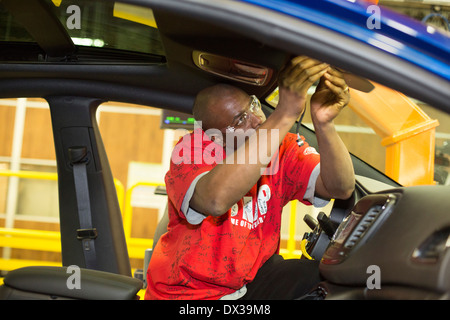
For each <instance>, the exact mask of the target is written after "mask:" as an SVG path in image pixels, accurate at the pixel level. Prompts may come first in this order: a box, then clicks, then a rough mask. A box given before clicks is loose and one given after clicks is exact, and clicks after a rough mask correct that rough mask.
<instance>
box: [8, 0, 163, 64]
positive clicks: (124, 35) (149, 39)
mask: <svg viewBox="0 0 450 320" xmlns="http://www.w3.org/2000/svg"><path fill="white" fill-rule="evenodd" d="M13 3H14V2H13ZM34 10H42V11H43V12H44V11H46V12H50V14H51V15H53V16H55V17H56V18H57V20H55V21H51V19H46V20H45V23H43V24H41V25H40V24H39V23H37V22H36V24H33V23H34V22H32V21H31V22H27V23H24V22H23V20H26V21H28V20H33V18H32V17H33V16H31V17H29V15H27V16H24V15H25V13H26V8H25V7H21V6H20V2H17V3H14V4H10V3H8V4H0V24H1V25H2V26H5V29H4V32H1V33H0V44H1V43H6V42H8V43H11V42H18V43H22V44H24V43H36V42H37V43H38V44H40V45H41V43H40V40H41V39H39V38H38V36H39V33H37V32H35V30H34V29H36V28H39V27H41V26H42V32H45V33H46V34H45V36H42V38H43V39H45V41H47V42H48V41H50V40H51V38H52V37H53V38H54V39H55V40H54V41H57V40H56V39H58V38H57V37H56V31H57V30H59V29H60V31H61V30H62V33H66V34H68V36H69V37H70V39H71V41H72V42H73V44H75V45H76V46H78V47H81V48H82V47H85V48H87V47H89V48H96V47H102V48H108V49H114V50H126V51H128V52H133V53H139V54H149V55H154V56H164V48H163V46H162V43H161V39H160V37H159V32H158V29H157V26H156V22H155V20H154V18H153V13H152V10H151V9H149V8H143V7H138V6H134V5H129V4H123V3H120V2H111V1H89V0H88V1H86V0H82V1H66V0H53V1H51V0H46V1H45V2H43V3H42V5H41V6H38V7H36V8H34ZM34 16H35V18H36V19H39V15H38V14H36V15H34ZM24 17H25V18H24ZM50 23H53V25H48V26H44V25H47V24H50ZM25 24H27V25H25ZM56 24H59V26H58V28H56ZM36 26H37V27H36ZM44 28H47V29H44ZM49 39H50V40H49ZM58 41H59V40H58ZM41 47H42V45H41ZM43 49H44V50H45V48H43Z"/></svg>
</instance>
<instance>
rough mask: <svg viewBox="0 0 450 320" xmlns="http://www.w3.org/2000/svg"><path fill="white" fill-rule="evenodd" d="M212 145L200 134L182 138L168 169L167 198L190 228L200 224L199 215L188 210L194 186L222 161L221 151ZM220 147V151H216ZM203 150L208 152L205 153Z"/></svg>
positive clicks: (195, 133) (173, 153)
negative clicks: (191, 225) (190, 224)
mask: <svg viewBox="0 0 450 320" xmlns="http://www.w3.org/2000/svg"><path fill="white" fill-rule="evenodd" d="M196 135H197V136H196ZM196 139H197V140H196ZM211 144H214V142H212V141H211V140H210V139H209V138H207V136H206V135H203V133H202V132H194V133H191V134H189V135H186V136H184V137H183V138H182V139H181V140H180V141H179V142H178V143H177V145H176V146H175V148H174V150H173V152H172V158H171V162H170V169H169V171H168V172H167V174H166V177H165V183H166V190H167V196H168V197H169V199H170V201H171V202H172V203H173V205H174V207H175V209H176V211H177V213H178V215H179V216H180V218H182V219H186V220H187V221H188V222H189V223H192V224H198V223H200V222H201V221H200V218H201V217H199V216H198V215H201V214H200V213H197V212H194V213H193V215H191V214H190V213H191V212H193V211H191V210H192V208H189V201H190V199H191V198H192V195H193V194H194V190H195V186H196V184H197V182H198V181H199V180H200V178H201V177H202V176H203V175H205V174H207V173H208V172H209V171H210V170H211V169H212V168H214V166H215V165H216V164H217V162H218V161H219V160H220V161H221V160H223V154H222V152H223V148H222V147H220V146H219V145H216V144H215V145H216V146H217V148H216V147H215V146H214V145H211ZM219 147H220V148H222V149H221V150H219ZM205 149H206V150H207V151H208V152H204V151H205ZM215 151H217V152H215ZM195 213H197V214H198V215H196V214H195ZM201 216H204V215H201ZM188 217H189V218H188ZM201 220H203V219H201Z"/></svg>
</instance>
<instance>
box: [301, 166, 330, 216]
mask: <svg viewBox="0 0 450 320" xmlns="http://www.w3.org/2000/svg"><path fill="white" fill-rule="evenodd" d="M319 174H320V163H318V164H317V165H316V166H315V168H314V169H313V171H312V172H311V175H310V176H309V181H308V186H307V187H306V191H305V195H304V196H303V200H306V201H308V202H310V203H311V204H312V205H313V206H314V207H316V208H322V207H325V206H326V205H327V204H328V203H329V202H330V200H328V199H323V198H320V197H317V196H316V195H315V193H316V182H317V178H318V177H319Z"/></svg>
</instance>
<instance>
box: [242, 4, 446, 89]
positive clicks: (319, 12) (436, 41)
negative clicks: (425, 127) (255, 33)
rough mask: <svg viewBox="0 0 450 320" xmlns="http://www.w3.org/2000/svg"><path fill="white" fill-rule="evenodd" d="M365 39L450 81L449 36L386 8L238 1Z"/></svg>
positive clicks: (358, 5) (360, 5) (370, 43)
mask: <svg viewBox="0 0 450 320" xmlns="http://www.w3.org/2000/svg"><path fill="white" fill-rule="evenodd" d="M241 1H242V2H248V3H252V4H254V5H258V6H262V7H265V8H267V9H270V10H272V11H276V12H280V13H283V14H287V15H290V16H292V17H296V18H299V19H301V20H304V21H308V22H311V23H314V24H316V25H320V26H322V27H325V28H327V29H330V30H333V31H336V32H339V33H342V34H344V35H347V36H348V37H351V38H354V39H357V40H359V41H362V42H365V43H367V44H369V45H371V46H374V47H377V48H378V49H380V50H383V51H386V52H389V53H390V54H392V55H395V56H397V57H400V58H402V59H404V60H407V61H409V62H411V63H413V64H415V65H418V66H420V67H422V68H423V69H425V70H428V71H430V72H433V73H434V74H437V75H439V76H441V77H443V78H445V79H447V80H450V37H449V36H447V35H445V34H444V33H443V32H441V31H439V30H437V29H436V28H434V27H431V26H427V25H426V24H424V23H422V22H420V21H417V20H414V19H412V18H410V17H407V16H405V15H402V14H399V13H396V12H394V11H392V10H390V9H388V8H386V7H383V6H379V5H375V4H373V3H370V2H364V1H359V0H241Z"/></svg>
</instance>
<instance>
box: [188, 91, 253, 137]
mask: <svg viewBox="0 0 450 320" xmlns="http://www.w3.org/2000/svg"><path fill="white" fill-rule="evenodd" d="M247 100H248V95H247V94H246V93H245V92H244V91H242V90H241V89H239V88H236V87H233V86H230V85H227V84H217V85H214V86H211V87H208V88H205V89H203V90H201V91H200V92H199V93H198V94H197V97H196V99H195V102H194V107H193V110H192V113H193V115H194V118H195V120H197V121H202V126H203V129H204V130H207V129H211V128H216V129H220V128H221V127H222V126H223V125H224V124H223V123H222V122H224V119H226V118H227V117H226V115H227V113H228V111H229V109H230V108H232V107H233V106H234V105H235V104H238V103H241V101H247ZM224 116H225V117H224ZM226 121H227V120H225V122H224V123H226V124H225V126H227V125H228V124H229V123H227V122H226Z"/></svg>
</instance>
